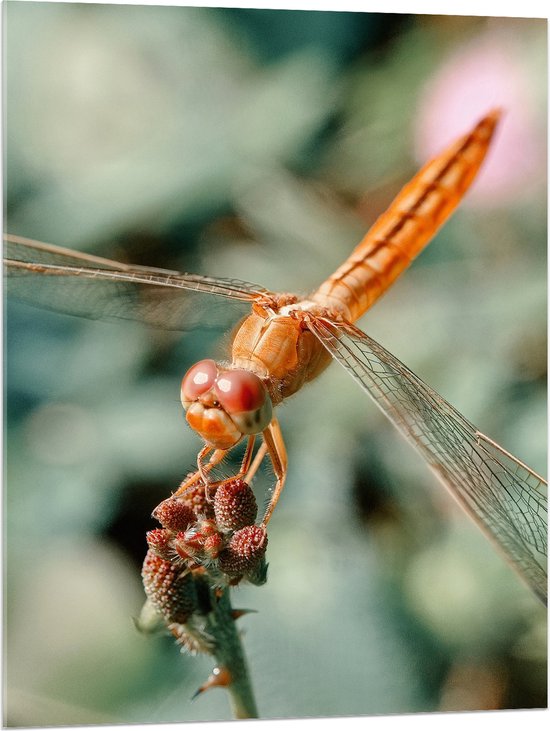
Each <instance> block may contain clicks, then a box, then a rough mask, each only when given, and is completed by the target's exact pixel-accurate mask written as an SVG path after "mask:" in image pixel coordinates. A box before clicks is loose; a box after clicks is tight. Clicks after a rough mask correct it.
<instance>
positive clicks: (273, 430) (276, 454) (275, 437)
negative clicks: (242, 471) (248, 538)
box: [261, 418, 287, 527]
mask: <svg viewBox="0 0 550 731" xmlns="http://www.w3.org/2000/svg"><path fill="white" fill-rule="evenodd" d="M262 435H263V438H264V444H265V445H266V448H267V452H268V454H269V458H270V460H271V464H272V465H273V470H274V472H275V477H276V478H277V482H276V483H275V489H274V490H273V494H272V496H271V500H270V501H269V505H268V506H267V508H266V511H265V514H264V517H263V520H262V523H261V525H262V526H263V527H265V526H266V525H267V524H268V522H269V519H270V518H271V514H272V513H273V511H274V510H275V506H276V505H277V502H278V501H279V498H280V496H281V493H282V491H283V487H284V484H285V479H286V473H287V455H286V449H285V443H284V441H283V435H282V432H281V428H280V426H279V422H278V421H277V419H275V418H274V419H272V420H271V422H270V424H269V426H268V427H267V429H264V431H263V432H262Z"/></svg>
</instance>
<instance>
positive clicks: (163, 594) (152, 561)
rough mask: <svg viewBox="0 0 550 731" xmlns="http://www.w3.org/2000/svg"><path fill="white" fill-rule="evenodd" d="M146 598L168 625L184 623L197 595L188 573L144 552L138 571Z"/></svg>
mask: <svg viewBox="0 0 550 731" xmlns="http://www.w3.org/2000/svg"><path fill="white" fill-rule="evenodd" d="M141 576H142V578H143V586H144V588H145V593H146V594H147V597H148V598H149V600H150V601H151V603H152V604H153V606H154V607H155V609H156V610H157V611H158V612H159V614H161V615H162V616H163V617H164V619H165V621H166V622H167V623H173V622H177V623H178V624H184V623H185V622H187V620H188V619H189V617H190V616H191V614H193V612H194V611H195V609H196V607H197V592H196V589H195V583H194V581H193V577H192V575H191V574H190V573H182V571H181V569H179V568H178V567H177V566H174V564H172V563H171V562H170V561H165V560H164V559H162V558H159V557H158V556H157V555H156V554H155V553H154V552H153V551H152V550H151V549H149V551H147V555H146V556H145V561H144V562H143V568H142V570H141Z"/></svg>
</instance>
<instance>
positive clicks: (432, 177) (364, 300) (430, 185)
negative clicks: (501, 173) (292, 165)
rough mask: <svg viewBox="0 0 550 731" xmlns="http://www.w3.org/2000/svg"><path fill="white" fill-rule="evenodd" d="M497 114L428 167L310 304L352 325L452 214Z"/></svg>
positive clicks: (477, 164) (482, 155)
mask: <svg viewBox="0 0 550 731" xmlns="http://www.w3.org/2000/svg"><path fill="white" fill-rule="evenodd" d="M499 116H500V112H499V111H498V110H495V111H492V112H490V113H489V114H488V115H487V116H486V117H484V118H483V119H482V120H481V121H480V122H479V123H478V124H477V125H476V126H475V127H474V128H473V129H472V131H471V132H470V133H469V134H467V135H464V137H462V138H460V139H459V140H458V141H457V142H455V143H454V144H453V145H451V146H450V147H449V148H447V150H445V151H444V152H443V153H441V154H440V155H438V156H437V157H435V158H434V159H433V160H431V161H430V162H428V163H427V164H426V165H425V166H424V167H423V168H422V169H421V170H420V171H419V172H418V173H417V175H415V177H414V178H413V179H412V180H411V182H410V183H408V184H407V185H406V186H405V187H404V188H403V189H402V190H401V192H400V193H399V194H398V195H397V197H396V198H395V200H394V201H393V203H392V204H391V206H390V207H389V208H388V210H387V211H386V212H385V213H384V214H383V215H381V216H380V217H379V218H378V219H377V221H376V222H375V223H374V225H373V226H372V228H371V229H370V230H369V232H368V233H367V234H366V236H365V237H364V238H363V240H362V241H361V242H360V243H359V244H358V245H357V247H356V248H355V249H354V250H353V252H352V253H351V255H350V256H349V257H348V259H347V260H346V261H345V262H344V263H343V264H342V265H341V266H340V267H339V268H338V269H337V270H336V271H335V272H334V274H332V275H331V276H330V277H329V278H328V279H326V280H325V281H324V282H323V284H322V285H321V286H320V287H319V289H318V290H317V291H316V292H315V294H314V295H313V296H312V298H311V299H313V300H314V301H315V302H318V303H319V304H321V305H323V306H325V307H328V308H329V309H331V310H335V311H338V312H340V313H341V314H342V315H343V316H344V317H345V318H346V319H348V320H350V321H352V322H353V321H355V320H356V319H357V318H358V317H360V316H361V315H362V314H363V313H364V312H366V310H368V309H369V307H371V306H372V305H373V304H374V302H375V301H376V300H377V299H378V297H380V296H381V295H382V294H383V293H384V292H385V291H386V289H388V287H389V286H390V284H391V283H392V282H393V281H394V280H395V279H396V278H397V277H398V276H399V275H400V274H401V272H403V271H404V270H405V269H406V268H407V267H408V266H409V264H410V263H411V262H412V260H413V259H414V258H415V257H416V256H417V255H418V254H419V253H420V251H422V249H423V248H424V247H425V246H426V244H428V242H429V241H430V239H431V238H432V237H433V236H434V234H435V233H436V231H437V230H438V229H439V227H440V226H441V225H442V224H443V223H444V222H445V221H446V220H447V218H448V217H449V216H450V215H451V213H452V212H453V211H454V209H455V208H456V206H457V205H458V203H459V202H460V200H461V198H462V197H463V195H464V194H465V193H466V191H467V189H468V188H469V186H470V185H471V183H472V181H473V180H474V177H475V176H476V174H477V172H478V170H479V168H480V166H481V163H482V162H483V160H484V158H485V155H486V153H487V149H488V146H489V143H490V141H491V138H492V136H493V133H494V130H495V126H496V124H497V121H498V118H499Z"/></svg>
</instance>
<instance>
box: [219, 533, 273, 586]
mask: <svg viewBox="0 0 550 731" xmlns="http://www.w3.org/2000/svg"><path fill="white" fill-rule="evenodd" d="M266 549H267V532H266V530H265V528H263V527H262V526H259V525H248V526H246V527H245V528H241V530H238V531H237V532H236V533H234V534H233V536H232V538H231V540H230V542H229V545H228V547H227V548H226V549H225V550H224V551H222V552H221V553H220V556H219V567H220V569H221V570H222V571H223V572H224V573H226V574H228V576H238V575H240V574H247V573H249V572H253V571H254V569H255V568H256V567H257V565H258V564H259V563H260V561H261V560H262V558H263V557H264V556H265V552H266Z"/></svg>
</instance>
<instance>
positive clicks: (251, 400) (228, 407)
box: [214, 368, 272, 434]
mask: <svg viewBox="0 0 550 731" xmlns="http://www.w3.org/2000/svg"><path fill="white" fill-rule="evenodd" d="M214 393H215V394H216V398H217V399H218V401H219V403H220V405H221V406H222V408H223V409H224V411H225V412H226V413H227V414H228V415H229V416H230V417H231V420H232V421H233V423H234V424H235V426H236V427H237V428H238V429H240V431H241V433H242V434H258V433H259V432H261V431H263V429H265V428H266V426H267V425H268V424H269V422H270V421H271V412H272V406H271V399H270V398H269V394H268V392H267V389H266V387H265V386H264V384H263V383H262V381H261V380H260V379H259V378H258V376H257V375H256V374H255V373H252V372H251V371H246V370H243V369H237V368H236V369H227V370H224V371H221V372H220V373H219V375H218V378H217V380H216V384H215V386H214Z"/></svg>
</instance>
